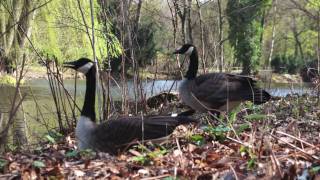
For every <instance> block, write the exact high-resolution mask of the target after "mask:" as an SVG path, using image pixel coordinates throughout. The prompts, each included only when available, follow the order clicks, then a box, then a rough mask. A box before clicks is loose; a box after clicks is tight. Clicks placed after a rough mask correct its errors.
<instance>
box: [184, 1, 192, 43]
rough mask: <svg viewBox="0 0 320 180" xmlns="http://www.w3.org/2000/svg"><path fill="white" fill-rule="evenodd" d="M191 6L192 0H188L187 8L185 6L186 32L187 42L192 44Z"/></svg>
mask: <svg viewBox="0 0 320 180" xmlns="http://www.w3.org/2000/svg"><path fill="white" fill-rule="evenodd" d="M191 6H192V0H188V3H187V8H186V11H187V12H186V14H187V24H186V25H187V28H186V29H187V34H188V41H187V42H188V43H191V44H193V37H192V25H191V24H192V22H191V8H192V7H191Z"/></svg>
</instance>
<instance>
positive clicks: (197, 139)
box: [191, 134, 205, 146]
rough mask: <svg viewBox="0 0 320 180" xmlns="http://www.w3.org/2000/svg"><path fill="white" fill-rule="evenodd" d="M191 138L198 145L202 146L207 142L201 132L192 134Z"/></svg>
mask: <svg viewBox="0 0 320 180" xmlns="http://www.w3.org/2000/svg"><path fill="white" fill-rule="evenodd" d="M191 140H192V141H193V142H194V143H195V144H196V145H198V146H201V145H203V144H204V143H205V139H204V137H203V136H201V135H200V134H195V135H192V136H191Z"/></svg>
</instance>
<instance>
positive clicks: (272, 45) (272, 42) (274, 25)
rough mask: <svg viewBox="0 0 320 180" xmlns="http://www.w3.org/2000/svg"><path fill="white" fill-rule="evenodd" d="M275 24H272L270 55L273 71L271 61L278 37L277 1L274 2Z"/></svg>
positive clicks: (269, 60) (269, 66)
mask: <svg viewBox="0 0 320 180" xmlns="http://www.w3.org/2000/svg"><path fill="white" fill-rule="evenodd" d="M272 14H273V24H272V37H271V44H270V53H269V58H268V68H269V69H271V60H272V55H273V49H274V40H275V36H276V19H277V0H273V13H272Z"/></svg>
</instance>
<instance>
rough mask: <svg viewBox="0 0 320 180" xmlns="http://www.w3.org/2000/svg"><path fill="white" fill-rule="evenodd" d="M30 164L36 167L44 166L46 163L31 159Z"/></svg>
mask: <svg viewBox="0 0 320 180" xmlns="http://www.w3.org/2000/svg"><path fill="white" fill-rule="evenodd" d="M32 166H34V167H36V168H43V167H46V165H45V164H44V163H43V162H42V161H33V162H32Z"/></svg>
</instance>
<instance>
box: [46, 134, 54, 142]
mask: <svg viewBox="0 0 320 180" xmlns="http://www.w3.org/2000/svg"><path fill="white" fill-rule="evenodd" d="M45 137H46V139H47V140H48V141H49V142H50V143H52V144H55V143H56V140H55V139H54V138H53V137H51V136H50V135H49V134H47V135H46V136H45Z"/></svg>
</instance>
